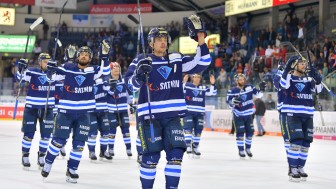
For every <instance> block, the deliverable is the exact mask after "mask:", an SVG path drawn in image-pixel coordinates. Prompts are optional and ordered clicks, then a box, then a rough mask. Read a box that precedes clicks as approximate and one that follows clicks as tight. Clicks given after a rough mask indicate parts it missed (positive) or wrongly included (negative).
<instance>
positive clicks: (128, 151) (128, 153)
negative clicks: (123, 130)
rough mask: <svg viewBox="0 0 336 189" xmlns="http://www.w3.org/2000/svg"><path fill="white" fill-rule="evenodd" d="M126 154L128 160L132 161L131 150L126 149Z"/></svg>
mask: <svg viewBox="0 0 336 189" xmlns="http://www.w3.org/2000/svg"><path fill="white" fill-rule="evenodd" d="M126 153H127V156H128V158H129V159H131V157H132V151H131V149H126Z"/></svg>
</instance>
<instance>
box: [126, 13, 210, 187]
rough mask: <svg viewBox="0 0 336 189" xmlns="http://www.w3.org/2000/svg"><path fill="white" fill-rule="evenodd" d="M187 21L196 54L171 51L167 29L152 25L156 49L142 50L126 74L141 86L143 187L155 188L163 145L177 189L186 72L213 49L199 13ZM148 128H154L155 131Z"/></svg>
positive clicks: (169, 178) (200, 65)
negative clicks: (183, 83)
mask: <svg viewBox="0 0 336 189" xmlns="http://www.w3.org/2000/svg"><path fill="white" fill-rule="evenodd" d="M187 21H188V29H189V30H188V31H189V35H190V37H191V38H193V39H195V40H196V41H198V47H197V52H196V55H195V56H194V57H190V56H185V55H183V54H180V53H169V54H168V45H169V44H170V42H171V40H170V36H169V34H168V32H167V31H166V30H165V29H163V28H152V29H151V30H150V32H149V34H148V43H149V46H150V47H151V48H152V53H151V54H147V55H145V57H144V55H142V54H141V55H139V56H137V57H136V58H135V59H134V60H133V61H132V63H131V64H130V66H129V68H128V71H127V73H126V77H125V78H126V81H127V82H128V83H129V84H130V85H132V86H133V87H134V88H135V89H139V93H140V94H139V99H138V106H137V110H138V118H137V121H138V122H137V124H138V129H139V136H140V141H141V146H142V151H143V154H142V161H141V163H140V180H141V184H142V188H153V184H154V179H155V175H156V166H157V164H158V162H159V159H160V153H161V151H162V150H165V152H166V159H167V164H166V167H165V176H166V188H178V184H179V180H180V175H181V164H182V159H183V154H184V152H185V149H186V144H185V140H184V132H183V128H182V125H181V123H180V117H181V116H185V115H186V113H187V108H186V102H185V99H184V94H183V85H182V73H183V72H185V73H188V74H193V73H197V72H201V71H203V70H205V69H206V68H207V66H208V65H209V64H210V63H211V57H210V54H209V49H208V47H207V45H206V44H205V42H204V38H205V37H206V33H205V29H204V25H203V22H202V21H201V19H200V18H199V17H198V16H195V15H192V16H190V17H189V18H188V20H187ZM147 79H148V83H147ZM147 87H148V88H147ZM147 91H149V94H148V93H147ZM148 96H150V98H149V97H148ZM150 116H151V117H150ZM150 128H154V129H153V130H152V131H151V129H150ZM151 132H152V133H151ZM151 134H153V135H154V140H152V139H151V138H152V137H151V136H152V135H151Z"/></svg>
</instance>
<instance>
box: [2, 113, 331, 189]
mask: <svg viewBox="0 0 336 189" xmlns="http://www.w3.org/2000/svg"><path fill="white" fill-rule="evenodd" d="M20 125H21V121H4V120H0V146H1V148H0V149H1V151H0V175H1V176H0V188H1V189H9V188H18V189H38V188H43V189H51V188H53V189H65V188H72V189H76V188H78V189H87V188H95V189H96V188H110V189H119V188H120V189H139V188H141V185H140V180H139V170H138V164H137V162H136V149H135V137H136V131H135V127H131V136H132V152H133V157H132V158H131V159H128V157H127V156H126V150H125V145H124V144H123V141H122V135H121V132H120V130H119V129H118V132H117V137H116V144H115V154H116V155H115V156H114V159H113V160H112V163H106V162H101V161H98V162H97V163H91V162H90V160H89V157H88V149H87V147H86V148H85V150H84V153H83V158H82V161H81V163H80V165H79V169H78V171H77V173H78V174H79V180H78V183H77V184H70V183H67V182H66V181H65V179H66V176H65V172H66V164H67V159H68V156H67V157H66V159H56V160H55V163H54V164H53V167H52V170H51V173H50V175H49V177H48V178H47V180H46V181H45V182H42V176H41V174H40V171H39V170H38V167H37V164H36V162H37V149H38V141H39V134H38V132H37V133H36V134H35V139H34V141H33V145H32V149H31V154H30V163H31V164H32V166H31V167H30V170H29V171H24V170H23V169H22V166H21V139H22V133H21V131H20ZM70 144H71V143H70V142H69V143H68V145H67V146H66V149H67V155H68V154H69V150H70V148H71V145H70ZM98 149H99V148H98V147H96V154H97V155H98V154H99V150H98ZM200 151H201V153H202V156H201V158H200V159H194V158H189V157H188V156H187V155H185V156H184V161H183V164H182V176H181V180H180V186H179V188H180V189H231V188H232V189H239V188H247V189H257V188H258V189H261V188H274V189H277V188H279V189H293V188H295V189H301V188H302V189H335V188H336V158H335V157H336V141H324V140H315V141H314V143H313V144H312V145H311V148H310V151H309V156H308V161H307V164H306V168H305V170H306V172H307V173H308V174H309V177H308V180H307V182H300V183H292V182H289V181H288V176H287V172H288V165H287V161H286V154H285V150H284V146H283V140H282V138H281V137H274V136H263V137H254V138H253V143H252V152H253V154H254V156H253V158H252V159H245V160H240V159H239V157H238V150H237V147H236V143H235V137H234V136H231V135H228V134H227V133H217V132H203V135H202V139H201V145H200ZM165 164H166V160H165V154H164V152H162V153H161V160H160V163H159V165H158V168H157V174H156V181H155V184H154V188H155V189H163V188H165V187H164V186H165V179H164V172H163V170H164V167H165Z"/></svg>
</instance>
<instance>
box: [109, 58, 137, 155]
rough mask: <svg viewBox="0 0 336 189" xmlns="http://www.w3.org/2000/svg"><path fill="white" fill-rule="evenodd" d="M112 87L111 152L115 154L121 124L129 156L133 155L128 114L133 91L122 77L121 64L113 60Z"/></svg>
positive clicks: (110, 111) (110, 112)
mask: <svg viewBox="0 0 336 189" xmlns="http://www.w3.org/2000/svg"><path fill="white" fill-rule="evenodd" d="M110 68H111V76H112V78H111V80H110V81H111V89H110V91H109V93H108V98H107V103H108V109H109V114H108V116H109V120H110V129H111V130H110V136H109V144H108V146H109V153H110V155H111V156H114V141H115V136H116V132H117V126H120V129H121V132H122V134H123V138H124V143H125V145H126V153H127V156H128V157H131V156H132V151H131V137H130V136H131V135H130V130H129V127H130V123H129V116H128V105H127V104H130V103H131V102H132V92H130V90H129V89H128V88H127V85H126V83H125V82H124V79H123V78H122V77H121V72H120V65H119V63H118V62H111V64H110Z"/></svg>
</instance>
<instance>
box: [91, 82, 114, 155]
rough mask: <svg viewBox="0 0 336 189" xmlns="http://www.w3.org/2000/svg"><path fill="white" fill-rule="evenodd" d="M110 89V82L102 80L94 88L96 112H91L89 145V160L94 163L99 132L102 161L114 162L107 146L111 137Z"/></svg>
mask: <svg viewBox="0 0 336 189" xmlns="http://www.w3.org/2000/svg"><path fill="white" fill-rule="evenodd" d="M109 89H110V87H109V86H108V82H107V81H106V80H105V81H103V79H102V78H99V79H96V81H95V85H94V87H93V92H94V94H95V99H96V110H95V111H94V112H90V122H91V128H90V133H89V138H88V141H87V145H88V148H89V158H90V159H91V160H92V161H95V160H97V156H96V154H95V148H96V138H97V135H98V130H99V132H100V139H99V142H100V153H99V157H100V160H112V156H111V155H110V154H109V153H108V152H107V144H108V139H109V138H108V137H109V131H110V126H109V120H108V108H107V97H106V95H107V91H108V90H109Z"/></svg>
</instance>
